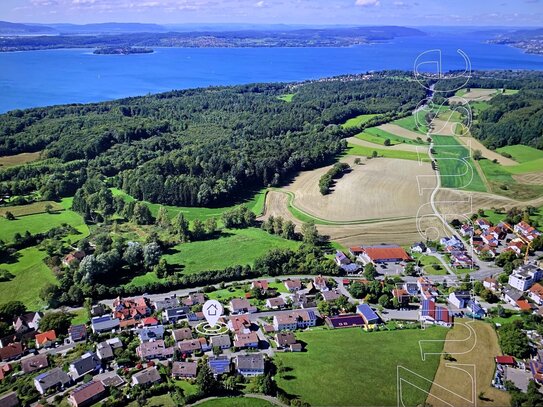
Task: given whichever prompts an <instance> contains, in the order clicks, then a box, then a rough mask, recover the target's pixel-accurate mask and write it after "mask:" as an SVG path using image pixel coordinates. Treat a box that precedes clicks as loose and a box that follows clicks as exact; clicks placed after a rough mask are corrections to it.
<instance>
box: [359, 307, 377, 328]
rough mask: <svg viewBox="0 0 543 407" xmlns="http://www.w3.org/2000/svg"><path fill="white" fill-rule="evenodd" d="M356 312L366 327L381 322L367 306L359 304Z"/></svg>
mask: <svg viewBox="0 0 543 407" xmlns="http://www.w3.org/2000/svg"><path fill="white" fill-rule="evenodd" d="M356 312H357V313H358V314H360V315H361V316H362V318H363V319H364V322H365V323H366V324H368V325H373V324H378V323H379V322H381V318H379V315H377V314H376V313H375V311H374V310H373V309H371V307H370V306H369V305H368V304H360V305H359V306H357V307H356Z"/></svg>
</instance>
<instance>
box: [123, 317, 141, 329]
mask: <svg viewBox="0 0 543 407" xmlns="http://www.w3.org/2000/svg"><path fill="white" fill-rule="evenodd" d="M138 325H139V323H138V321H136V320H135V319H134V318H131V319H123V320H122V321H120V322H119V328H121V331H128V330H131V329H134V328H136V327H137V326H138Z"/></svg>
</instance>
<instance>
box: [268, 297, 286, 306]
mask: <svg viewBox="0 0 543 407" xmlns="http://www.w3.org/2000/svg"><path fill="white" fill-rule="evenodd" d="M285 305H286V303H285V300H284V299H283V297H275V298H268V299H267V300H266V307H267V308H270V309H283V308H285Z"/></svg>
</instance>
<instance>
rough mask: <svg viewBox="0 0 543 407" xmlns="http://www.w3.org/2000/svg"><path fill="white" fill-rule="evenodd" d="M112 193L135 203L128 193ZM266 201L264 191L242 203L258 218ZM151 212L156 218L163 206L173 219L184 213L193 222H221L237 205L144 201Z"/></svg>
mask: <svg viewBox="0 0 543 407" xmlns="http://www.w3.org/2000/svg"><path fill="white" fill-rule="evenodd" d="M111 192H112V193H113V195H114V196H122V197H123V199H124V200H125V201H127V202H129V201H133V200H134V198H133V197H132V196H130V195H128V194H127V193H126V192H124V191H122V190H120V189H117V188H112V189H111ZM265 200H266V190H265V189H263V190H261V191H259V192H257V193H255V194H254V196H253V197H252V198H251V199H247V200H246V201H244V202H243V203H242V205H246V206H247V207H248V208H249V209H251V210H252V211H253V212H254V213H255V214H256V215H257V216H258V215H260V214H261V213H262V211H263V210H264V202H265ZM144 202H145V203H146V204H147V205H148V206H149V209H150V210H151V213H152V214H153V216H156V215H157V213H158V210H159V209H160V207H161V206H164V207H165V208H166V210H167V212H168V216H169V217H170V218H171V219H173V218H175V217H176V216H177V214H178V213H179V212H181V213H183V215H185V218H186V219H187V220H189V221H193V220H194V219H199V220H202V221H205V220H206V219H208V218H218V219H219V221H220V217H221V215H222V214H223V213H224V212H226V211H228V210H230V209H233V208H234V207H235V206H237V205H232V206H224V207H218V208H202V207H190V206H169V205H160V204H155V203H151V202H147V201H144Z"/></svg>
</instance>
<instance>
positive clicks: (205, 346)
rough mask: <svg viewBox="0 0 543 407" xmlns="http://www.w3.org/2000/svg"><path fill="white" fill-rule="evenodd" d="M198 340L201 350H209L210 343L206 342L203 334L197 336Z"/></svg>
mask: <svg viewBox="0 0 543 407" xmlns="http://www.w3.org/2000/svg"><path fill="white" fill-rule="evenodd" d="M198 341H200V346H201V348H202V352H207V351H209V350H211V345H209V343H208V342H207V339H206V338H205V337H203V336H201V337H199V338H198Z"/></svg>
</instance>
